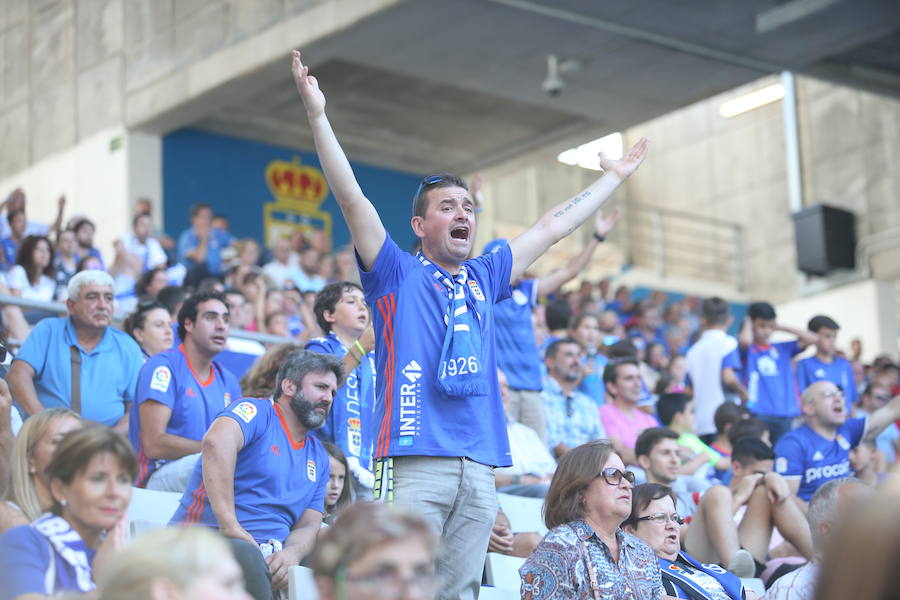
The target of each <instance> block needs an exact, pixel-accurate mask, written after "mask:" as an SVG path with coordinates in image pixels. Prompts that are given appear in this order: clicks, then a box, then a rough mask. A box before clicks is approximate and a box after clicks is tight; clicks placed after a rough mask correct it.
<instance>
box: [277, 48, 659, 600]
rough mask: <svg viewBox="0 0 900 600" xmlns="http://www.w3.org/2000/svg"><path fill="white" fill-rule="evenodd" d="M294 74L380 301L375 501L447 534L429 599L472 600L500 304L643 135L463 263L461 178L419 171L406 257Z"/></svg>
mask: <svg viewBox="0 0 900 600" xmlns="http://www.w3.org/2000/svg"><path fill="white" fill-rule="evenodd" d="M293 72H294V80H295V82H296V84H297V90H298V92H299V94H300V97H301V98H302V100H303V103H304V106H305V108H306V114H307V118H308V120H309V124H310V127H311V129H312V133H313V139H314V140H315V144H316V150H317V152H318V156H319V160H320V161H321V164H322V168H323V169H324V171H325V177H326V178H327V180H328V183H329V185H330V186H331V189H332V191H333V192H334V195H335V199H336V201H337V203H338V205H339V206H340V208H341V211H342V213H343V215H344V219H345V220H346V221H347V225H348V226H349V229H350V233H351V237H352V240H353V245H354V247H355V249H356V253H357V260H358V262H359V266H360V272H361V279H362V282H363V289H364V290H365V292H366V300H367V301H368V302H369V304H370V305H371V306H373V307H374V308H373V312H374V323H375V340H376V346H375V358H376V361H377V365H378V369H377V372H378V374H379V377H378V381H377V385H376V388H377V394H378V402H377V404H376V413H375V422H376V424H377V426H378V431H377V433H376V438H375V456H376V458H377V459H378V464H377V465H376V487H375V495H376V497H380V496H384V497H386V498H387V499H388V500H390V501H393V502H394V503H396V504H399V505H403V506H407V507H409V508H410V509H411V510H413V511H414V512H417V513H418V514H420V515H422V516H423V517H424V518H426V519H427V520H428V521H429V522H431V523H432V525H433V527H434V529H435V531H436V532H439V533H440V534H441V548H440V550H439V552H438V557H437V560H436V573H437V578H438V582H439V583H438V591H437V594H436V596H437V597H438V598H460V597H465V598H473V597H476V596H477V595H478V590H479V587H480V583H481V573H482V569H483V566H484V556H485V552H486V549H487V546H488V539H489V538H490V534H491V528H492V526H493V524H494V520H495V517H496V515H497V502H496V495H495V489H494V474H493V469H492V467H494V466H510V455H509V443H508V440H507V437H506V419H505V416H504V413H503V405H502V403H501V400H500V392H499V386H498V383H497V375H496V374H497V359H496V348H495V345H494V304H495V303H496V302H498V301H500V300H503V299H505V298H507V297H508V296H509V282H510V281H516V280H518V279H519V278H520V277H521V276H522V274H523V273H524V272H525V269H526V268H527V267H528V266H529V265H531V263H532V262H534V260H535V259H537V258H538V257H539V256H540V255H541V254H543V253H544V252H545V251H546V250H547V249H548V248H549V247H550V246H551V245H553V244H554V243H556V242H557V241H559V240H560V239H562V238H563V237H565V236H566V235H568V234H569V233H571V232H572V231H574V230H575V229H576V228H577V227H578V226H579V225H581V223H583V222H584V221H586V220H587V219H588V218H590V216H591V215H593V214H594V213H595V212H596V211H597V209H599V208H600V206H601V205H602V204H603V202H605V201H606V199H607V198H609V196H610V195H611V194H612V192H613V191H614V190H615V189H616V188H617V187H618V186H619V184H621V183H622V181H623V180H624V179H625V178H626V177H628V176H629V175H630V174H631V173H632V172H633V171H634V170H635V169H637V167H638V166H639V165H640V163H641V161H642V160H643V158H644V155H645V153H646V149H647V141H646V140H641V141H640V142H638V144H637V145H636V146H635V147H634V148H633V149H632V150H630V151H629V152H628V153H627V154H626V155H625V157H623V158H622V159H621V160H610V159H608V158H606V157H603V156H601V165H602V166H603V167H604V169H605V170H606V172H605V173H604V175H603V176H602V177H600V179H599V180H597V181H596V182H595V183H594V184H592V185H591V186H590V187H589V188H588V189H586V190H585V191H584V192H582V193H581V194H579V195H577V196H575V197H573V198H571V199H570V200H568V201H566V202H564V203H562V204H560V205H558V206H556V207H555V208H553V209H552V210H551V211H550V212H548V213H547V214H546V215H544V217H542V218H541V220H540V222H539V223H537V224H536V225H535V226H533V227H532V228H530V229H529V230H527V231H526V232H525V233H523V234H522V235H520V236H519V237H517V238H515V239H513V240H511V241H510V242H509V244H508V245H507V246H504V247H503V248H501V249H500V250H498V251H497V252H494V253H492V254H486V255H482V256H479V257H477V258H473V259H471V260H467V258H468V256H469V255H470V254H471V250H472V244H473V242H474V240H475V230H476V221H475V204H474V202H473V200H472V198H471V196H470V195H469V193H468V191H467V189H466V187H465V183H464V182H463V181H462V180H461V179H459V178H458V177H455V176H446V175H441V176H432V177H426V178H425V179H423V180H422V183H421V184H420V186H419V189H418V190H416V193H415V194H414V195H413V206H412V209H413V210H412V212H413V217H412V221H411V225H412V228H413V231H414V232H415V235H416V237H418V238H419V240H420V242H421V247H422V251H421V252H420V253H419V254H418V255H417V256H411V255H409V254H407V253H406V252H403V251H402V250H401V249H400V247H399V246H397V244H396V243H395V242H394V241H393V240H392V239H391V237H390V236H389V235H388V234H387V231H386V230H385V228H384V225H383V224H382V222H381V219H380V217H379V215H378V212H377V211H376V210H375V207H374V206H372V204H371V203H370V202H369V200H368V199H367V198H366V197H365V195H364V194H363V192H362V190H361V189H360V187H359V184H358V183H357V182H356V178H355V177H354V175H353V171H352V170H351V168H350V165H349V163H348V162H347V158H346V156H345V155H344V152H343V150H342V149H341V147H340V144H339V143H338V141H337V139H336V138H335V135H334V132H333V131H332V129H331V125H330V124H329V122H328V118H327V117H326V116H325V97H324V95H323V94H322V92H321V91H320V90H319V87H318V83H317V82H316V80H315V78H313V77H309V76H308V71H307V68H306V67H304V66H303V64H302V63H301V61H300V53H299V52H294V54H293ZM382 374H383V376H382ZM379 475H381V476H383V477H379Z"/></svg>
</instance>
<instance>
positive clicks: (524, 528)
mask: <svg viewBox="0 0 900 600" xmlns="http://www.w3.org/2000/svg"><path fill="white" fill-rule="evenodd" d="M497 501H498V502H499V503H500V508H502V509H503V512H504V513H505V514H506V516H507V518H509V524H510V526H511V527H512V530H513V531H514V532H515V533H521V532H529V531H535V532H537V533H540V534H541V535H543V534H545V533H547V528H546V527H545V526H544V519H543V517H542V516H541V510H542V507H543V505H544V501H543V500H541V499H540V498H527V497H525V496H514V495H512V494H497Z"/></svg>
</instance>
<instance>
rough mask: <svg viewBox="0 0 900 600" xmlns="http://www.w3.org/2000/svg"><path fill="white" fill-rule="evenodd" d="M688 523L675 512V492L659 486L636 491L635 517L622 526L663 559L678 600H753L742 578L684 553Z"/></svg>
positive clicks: (667, 585) (668, 589) (666, 581)
mask: <svg viewBox="0 0 900 600" xmlns="http://www.w3.org/2000/svg"><path fill="white" fill-rule="evenodd" d="M683 523H684V520H683V519H682V518H681V517H680V516H678V514H677V513H676V512H675V492H673V491H672V488H670V487H668V486H665V485H660V484H658V483H645V484H643V485H639V486H637V487H635V488H634V497H633V499H632V508H631V514H630V515H629V516H628V519H626V520H625V522H624V523H622V528H623V529H625V531H627V532H628V533H631V534H632V535H636V536H637V537H639V538H641V539H642V540H644V541H645V542H647V544H648V545H649V546H650V547H651V548H652V549H653V551H654V552H655V553H656V556H657V557H658V559H659V566H660V570H661V572H662V581H663V588H664V589H665V593H666V594H668V595H669V596H673V597H675V598H694V599H701V600H702V599H707V600H745V599H746V600H749V599H752V598H757V595H756V594H755V593H753V592H752V591H749V590H745V589H744V586H743V584H742V583H741V580H740V578H738V577H737V576H736V575H733V574H732V573H729V572H728V571H726V570H725V569H724V568H722V567H720V566H718V565H714V564H701V563H700V562H699V561H697V560H694V559H693V558H692V557H691V556H689V555H688V554H687V552H682V551H681V536H680V535H679V528H680V527H681V525H682V524H683Z"/></svg>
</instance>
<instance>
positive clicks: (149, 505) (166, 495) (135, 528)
mask: <svg viewBox="0 0 900 600" xmlns="http://www.w3.org/2000/svg"><path fill="white" fill-rule="evenodd" d="M180 500H181V494H179V493H178V492H158V491H156V490H146V489H144V488H138V487H133V488H131V502H130V503H129V504H128V534H129V536H130V537H131V538H134V537H135V536H137V535H138V534H140V533H142V532H144V531H149V530H151V529H156V528H159V527H165V526H166V525H168V524H169V520H170V519H171V518H172V515H174V514H175V509H177V508H178V502H179V501H180Z"/></svg>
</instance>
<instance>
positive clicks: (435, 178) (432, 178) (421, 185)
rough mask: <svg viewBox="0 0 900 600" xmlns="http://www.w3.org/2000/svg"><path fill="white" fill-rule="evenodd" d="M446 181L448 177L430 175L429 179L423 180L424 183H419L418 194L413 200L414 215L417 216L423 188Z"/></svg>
mask: <svg viewBox="0 0 900 600" xmlns="http://www.w3.org/2000/svg"><path fill="white" fill-rule="evenodd" d="M445 179H446V177H444V176H443V175H429V176H428V177H425V178H423V179H422V181H420V182H419V187H417V188H416V193H415V194H413V200H412V210H413V214H416V208H417V207H418V205H419V194H421V193H422V188H424V187H425V186H426V185H434V184H435V183H440V182H442V181H444V180H445Z"/></svg>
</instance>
